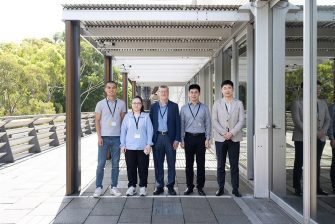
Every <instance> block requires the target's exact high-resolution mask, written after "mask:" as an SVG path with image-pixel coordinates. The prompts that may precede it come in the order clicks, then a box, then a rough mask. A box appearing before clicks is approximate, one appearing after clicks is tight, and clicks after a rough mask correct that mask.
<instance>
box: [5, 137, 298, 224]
mask: <svg viewBox="0 0 335 224" xmlns="http://www.w3.org/2000/svg"><path fill="white" fill-rule="evenodd" d="M81 146H82V162H81V164H82V166H81V168H82V192H81V194H80V196H71V197H67V196H64V194H65V146H61V147H58V148H54V149H52V150H49V151H46V152H43V153H41V154H38V155H34V156H32V157H29V158H26V159H22V160H20V161H18V162H16V163H14V164H8V165H5V166H2V167H0V181H1V182H0V223H34V224H35V223H239V224H241V223H295V221H294V220H293V219H291V218H290V217H289V216H287V215H286V214H285V213H284V212H283V211H282V210H281V209H280V208H279V207H278V206H277V205H276V204H275V203H273V202H271V201H268V200H263V199H254V198H253V197H252V188H251V184H250V183H248V182H247V181H244V180H243V179H241V180H240V185H241V186H240V192H241V193H242V195H243V197H242V198H235V197H232V195H231V185H230V183H229V181H230V176H229V174H228V175H227V180H228V183H227V184H226V189H225V195H224V196H222V197H216V196H214V193H215V191H216V190H217V183H216V160H215V156H214V155H213V153H212V152H211V151H210V150H208V151H207V154H206V185H205V188H204V190H205V192H206V193H207V196H206V197H201V196H198V195H197V193H196V191H195V193H194V194H193V195H191V196H184V195H182V192H183V191H184V190H185V188H186V184H185V183H186V180H185V172H184V167H185V162H184V154H183V150H181V149H180V150H178V154H177V163H176V167H177V178H176V186H175V189H176V191H177V192H178V193H180V194H178V195H177V196H169V195H167V194H166V193H165V194H164V195H162V196H153V195H152V192H153V189H154V171H153V162H152V159H151V162H150V169H149V180H148V182H149V184H148V193H149V196H147V197H138V196H134V197H128V198H127V197H125V196H122V197H112V196H110V194H109V191H108V189H107V186H108V185H109V184H110V172H109V167H107V169H106V172H105V178H104V191H105V194H104V195H103V196H102V197H101V198H99V199H95V198H93V197H92V196H91V195H92V192H93V191H94V188H95V168H96V158H97V154H96V150H97V149H96V135H91V136H88V137H86V138H83V139H82V144H81ZM108 166H110V164H108ZM120 166H121V171H120V178H119V188H120V189H121V191H122V193H123V195H125V192H126V189H127V176H126V167H125V161H124V157H123V156H122V158H121V162H120Z"/></svg>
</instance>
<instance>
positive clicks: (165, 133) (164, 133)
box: [158, 131, 168, 135]
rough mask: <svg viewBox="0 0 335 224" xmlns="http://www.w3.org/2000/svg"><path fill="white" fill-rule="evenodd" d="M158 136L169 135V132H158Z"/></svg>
mask: <svg viewBox="0 0 335 224" xmlns="http://www.w3.org/2000/svg"><path fill="white" fill-rule="evenodd" d="M158 134H159V135H167V134H168V132H167V131H158Z"/></svg>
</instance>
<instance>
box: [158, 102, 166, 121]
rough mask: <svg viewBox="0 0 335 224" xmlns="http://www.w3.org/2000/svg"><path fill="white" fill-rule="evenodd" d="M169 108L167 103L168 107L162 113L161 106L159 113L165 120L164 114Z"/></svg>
mask: <svg viewBox="0 0 335 224" xmlns="http://www.w3.org/2000/svg"><path fill="white" fill-rule="evenodd" d="M167 109H168V106H167V105H166V108H165V110H164V113H163V114H162V110H161V107H159V113H160V115H161V117H162V119H163V120H164V115H165V113H166V111H167Z"/></svg>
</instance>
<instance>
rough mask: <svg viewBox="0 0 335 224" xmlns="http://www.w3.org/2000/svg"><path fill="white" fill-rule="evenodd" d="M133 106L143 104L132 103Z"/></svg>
mask: <svg viewBox="0 0 335 224" xmlns="http://www.w3.org/2000/svg"><path fill="white" fill-rule="evenodd" d="M132 104H133V105H141V104H142V103H132Z"/></svg>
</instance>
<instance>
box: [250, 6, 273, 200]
mask: <svg viewBox="0 0 335 224" xmlns="http://www.w3.org/2000/svg"><path fill="white" fill-rule="evenodd" d="M252 10H253V13H254V16H255V20H254V21H255V22H254V24H255V148H254V161H255V164H257V165H256V166H255V169H254V196H255V197H256V198H269V197H270V172H269V171H270V169H271V168H270V150H271V148H272V128H271V117H272V108H271V105H272V94H271V92H272V79H271V77H272V69H271V59H270V58H271V57H270V53H271V47H272V45H271V44H270V35H271V34H270V32H271V29H270V27H271V21H270V17H271V11H270V8H269V2H267V1H256V2H255V5H254V6H253V8H252Z"/></svg>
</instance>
